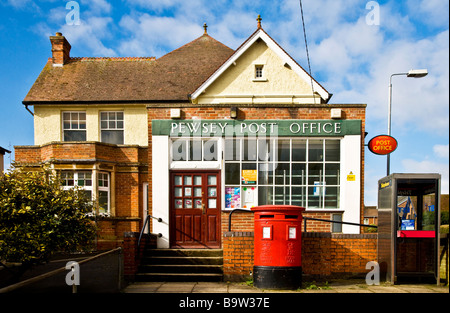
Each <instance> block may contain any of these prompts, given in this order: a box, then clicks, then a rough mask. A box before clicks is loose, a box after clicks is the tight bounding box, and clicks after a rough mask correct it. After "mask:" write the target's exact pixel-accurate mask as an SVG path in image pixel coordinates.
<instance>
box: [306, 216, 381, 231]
mask: <svg viewBox="0 0 450 313" xmlns="http://www.w3.org/2000/svg"><path fill="white" fill-rule="evenodd" d="M303 219H304V220H305V225H304V230H303V232H304V233H306V232H307V231H306V221H307V220H311V221H321V222H328V223H338V224H347V225H354V226H361V227H373V228H378V226H377V225H367V224H359V223H351V222H342V221H333V220H324V219H321V218H314V217H303Z"/></svg>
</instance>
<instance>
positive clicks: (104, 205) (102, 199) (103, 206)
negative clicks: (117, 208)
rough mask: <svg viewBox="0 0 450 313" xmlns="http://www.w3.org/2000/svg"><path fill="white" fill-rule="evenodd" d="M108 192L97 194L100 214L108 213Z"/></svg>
mask: <svg viewBox="0 0 450 313" xmlns="http://www.w3.org/2000/svg"><path fill="white" fill-rule="evenodd" d="M108 201H109V199H108V192H107V191H102V190H100V191H99V192H98V206H99V212H100V213H108Z"/></svg>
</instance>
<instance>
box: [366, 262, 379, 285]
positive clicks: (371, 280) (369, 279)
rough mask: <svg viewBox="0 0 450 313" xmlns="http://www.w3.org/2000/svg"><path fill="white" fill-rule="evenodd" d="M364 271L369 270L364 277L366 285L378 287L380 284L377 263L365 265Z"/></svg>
mask: <svg viewBox="0 0 450 313" xmlns="http://www.w3.org/2000/svg"><path fill="white" fill-rule="evenodd" d="M366 270H371V271H370V272H369V273H367V275H366V284H367V285H369V286H371V285H379V284H380V265H379V264H378V262H375V261H370V262H367V264H366Z"/></svg>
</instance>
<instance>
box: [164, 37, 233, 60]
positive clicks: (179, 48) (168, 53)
mask: <svg viewBox="0 0 450 313" xmlns="http://www.w3.org/2000/svg"><path fill="white" fill-rule="evenodd" d="M204 37H208V38H209V39H212V40H214V41H215V42H217V43H219V44H221V45H222V46H224V47H225V48H228V49H230V50H232V51H234V49H231V48H230V47H228V46H227V45H225V44H223V43H222V42H220V41H218V40H217V39H215V38H213V37H211V36H210V35H209V34H203V35H201V36H200V37H198V38H195V39H194V40H192V41H190V42H188V43H186V44H184V45H182V46H181V47H178V48H177V49H175V50H172V51H170V52H167V53H166V54H164V55H163V56H161V57H159V58H157V59H156V60H161V59H162V58H164V57H166V56H168V55H171V54H173V53H174V52H177V51H179V50H181V49H183V48H185V47H187V46H189V45H191V44H193V43H194V42H196V41H199V40H201V39H202V38H204Z"/></svg>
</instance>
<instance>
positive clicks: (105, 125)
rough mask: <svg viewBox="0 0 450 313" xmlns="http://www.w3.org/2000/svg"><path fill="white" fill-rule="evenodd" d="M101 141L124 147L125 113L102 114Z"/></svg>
mask: <svg viewBox="0 0 450 313" xmlns="http://www.w3.org/2000/svg"><path fill="white" fill-rule="evenodd" d="M100 128H101V136H102V137H101V141H102V142H106V143H113V144H116V145H123V143H124V139H123V130H124V128H123V112H120V111H119V112H101V113H100Z"/></svg>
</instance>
